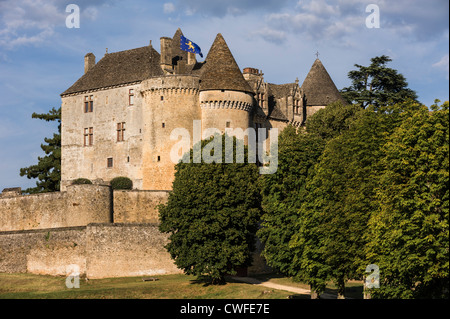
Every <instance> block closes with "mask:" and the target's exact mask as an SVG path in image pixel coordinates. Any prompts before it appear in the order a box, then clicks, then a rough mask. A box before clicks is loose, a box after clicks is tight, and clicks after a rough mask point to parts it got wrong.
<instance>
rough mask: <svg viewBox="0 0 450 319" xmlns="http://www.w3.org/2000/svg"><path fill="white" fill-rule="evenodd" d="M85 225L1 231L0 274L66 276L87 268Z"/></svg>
mask: <svg viewBox="0 0 450 319" xmlns="http://www.w3.org/2000/svg"><path fill="white" fill-rule="evenodd" d="M85 248H86V226H84V227H70V228H53V229H40V230H25V231H15V232H0V272H8V273H11V272H20V273H23V272H30V273H34V274H48V275H65V274H66V267H67V266H69V265H71V264H76V265H78V266H79V267H80V271H81V272H82V273H84V272H85V265H86V250H85Z"/></svg>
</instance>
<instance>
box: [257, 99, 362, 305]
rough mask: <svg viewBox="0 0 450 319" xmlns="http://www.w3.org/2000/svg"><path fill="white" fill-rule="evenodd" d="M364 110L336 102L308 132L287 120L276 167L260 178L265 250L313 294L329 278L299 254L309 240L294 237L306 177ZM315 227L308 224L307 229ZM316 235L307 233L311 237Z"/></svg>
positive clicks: (260, 233)
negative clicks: (297, 240) (299, 241)
mask: <svg viewBox="0 0 450 319" xmlns="http://www.w3.org/2000/svg"><path fill="white" fill-rule="evenodd" d="M361 112H362V110H361V108H359V107H357V106H353V105H343V104H342V103H339V102H338V103H332V104H330V105H328V106H327V107H326V108H324V109H321V110H319V111H318V112H316V113H315V114H314V115H313V116H312V117H311V118H310V119H309V120H308V122H307V125H306V132H305V131H304V130H303V129H300V130H297V129H295V128H294V127H292V126H288V127H287V128H286V129H284V130H283V132H282V133H281V135H280V137H279V148H278V170H277V172H276V173H275V174H273V175H266V176H263V177H262V178H261V189H262V195H263V202H262V206H263V210H264V213H263V216H262V218H261V220H262V223H261V229H260V230H259V231H258V236H259V238H260V239H261V241H262V242H263V243H264V247H265V248H264V251H263V255H264V257H265V259H266V260H267V262H268V264H269V265H270V266H271V267H273V268H274V269H276V270H277V271H279V272H281V273H283V274H285V275H288V276H293V277H294V279H297V280H301V281H304V282H306V283H309V284H310V285H311V291H312V292H313V293H312V295H313V297H314V296H315V295H316V294H317V293H320V292H321V290H323V287H324V283H325V278H322V279H323V280H319V279H318V278H319V276H321V275H319V274H318V273H316V272H315V269H316V265H312V264H308V265H307V264H302V262H301V260H300V259H299V258H300V257H299V256H301V255H302V254H303V253H305V254H307V252H305V251H303V248H304V247H306V245H304V242H302V244H300V245H297V244H296V243H295V241H292V239H293V238H295V236H296V235H297V234H298V232H299V226H298V219H299V218H300V219H301V218H303V216H302V215H301V213H300V214H299V209H300V207H301V205H302V204H303V203H304V202H305V200H307V198H308V196H309V193H310V192H311V190H307V189H306V185H307V181H308V179H309V178H310V176H312V175H313V172H314V166H315V165H316V164H317V162H318V159H319V157H320V156H321V154H322V152H323V150H324V148H325V144H326V142H327V141H328V140H330V139H332V138H333V137H336V136H339V135H340V134H342V133H343V132H344V131H346V130H348V129H349V127H350V125H351V122H352V121H354V120H355V118H357V117H358V116H359V113H361ZM306 213H307V212H306ZM311 227H312V226H311V225H308V227H305V232H307V231H309V230H311ZM311 235H312V234H311ZM305 239H306V237H305ZM316 239H317V238H313V236H307V240H310V241H311V242H312V243H314V242H315V241H316ZM319 268H320V267H319ZM319 268H317V269H319ZM320 269H322V268H320ZM320 271H322V270H320ZM324 273H325V272H322V274H324Z"/></svg>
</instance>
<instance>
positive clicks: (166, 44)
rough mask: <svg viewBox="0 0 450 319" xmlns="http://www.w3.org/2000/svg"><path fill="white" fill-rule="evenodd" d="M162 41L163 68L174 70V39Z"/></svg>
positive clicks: (161, 39) (166, 38) (163, 39)
mask: <svg viewBox="0 0 450 319" xmlns="http://www.w3.org/2000/svg"><path fill="white" fill-rule="evenodd" d="M160 41H161V68H162V69H163V70H172V51H171V50H172V48H171V46H172V38H168V37H162V38H160Z"/></svg>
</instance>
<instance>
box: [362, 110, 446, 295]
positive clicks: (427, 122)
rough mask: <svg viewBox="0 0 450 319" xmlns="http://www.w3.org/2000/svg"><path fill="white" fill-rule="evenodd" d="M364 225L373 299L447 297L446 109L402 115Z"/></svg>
mask: <svg viewBox="0 0 450 319" xmlns="http://www.w3.org/2000/svg"><path fill="white" fill-rule="evenodd" d="M382 164H383V166H384V167H385V170H384V172H383V174H382V176H381V179H380V187H379V189H378V192H377V199H378V202H379V204H380V208H379V211H377V212H376V213H375V214H372V216H371V219H370V223H369V230H370V232H369V234H368V244H367V248H366V253H367V258H368V262H371V263H376V264H377V265H378V266H379V267H380V272H381V287H380V288H379V289H372V292H371V293H372V295H373V296H374V297H379V298H421V297H422V298H423V297H426V298H431V297H433V298H442V297H445V298H448V284H449V255H448V248H449V229H448V221H449V186H450V185H449V104H448V102H446V103H444V104H443V105H442V106H437V105H433V106H432V107H431V111H430V110H429V109H428V108H427V107H425V106H423V107H420V108H419V109H418V110H414V111H412V112H405V113H403V114H402V123H401V125H400V126H399V127H398V128H397V129H396V130H395V132H394V133H393V134H392V135H391V136H390V138H389V141H388V142H387V143H386V146H385V156H384V158H383V160H382Z"/></svg>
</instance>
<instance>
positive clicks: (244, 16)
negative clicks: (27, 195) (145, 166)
mask: <svg viewBox="0 0 450 319" xmlns="http://www.w3.org/2000/svg"><path fill="white" fill-rule="evenodd" d="M71 3H72V4H76V5H77V6H78V7H79V9H80V25H79V28H68V27H67V26H66V19H67V17H68V16H69V15H70V14H71V12H66V8H67V5H69V4H71ZM370 4H375V5H377V6H378V8H379V13H380V25H379V28H368V27H367V26H366V19H367V18H368V16H370V15H371V14H372V13H373V12H371V11H369V12H366V8H367V6H368V5H370ZM448 10H449V1H448V0H396V1H392V0H391V1H387V0H335V1H332V0H315V1H310V0H228V1H225V0H223V1H214V0H165V1H146V0H130V1H126V2H125V1H117V0H109V1H108V0H97V1H94V0H92V1H88V0H70V1H63V0H45V1H44V0H0V97H1V99H0V148H1V149H0V191H1V190H2V189H3V188H6V187H16V186H17V187H22V188H27V187H30V186H34V183H35V181H30V180H28V179H27V178H25V177H20V176H19V169H20V168H21V167H27V166H29V165H32V164H35V163H36V162H37V157H38V156H42V155H43V153H42V151H41V149H40V144H41V143H42V142H43V139H44V137H46V136H51V135H52V134H53V132H55V130H56V125H52V124H49V123H47V122H45V121H41V120H36V119H32V118H31V114H32V113H33V112H37V113H46V112H48V110H50V109H51V108H52V107H56V108H58V107H59V106H60V105H61V99H60V94H61V93H62V92H63V91H64V90H66V89H67V88H68V87H70V86H71V85H72V84H73V83H74V82H75V81H76V80H77V79H78V78H79V77H80V76H81V75H82V74H83V71H84V65H83V63H84V62H83V61H84V55H85V54H86V53H88V52H93V53H94V54H95V55H96V57H97V61H98V60H99V59H100V58H101V57H103V55H104V53H105V50H106V48H108V51H109V52H116V51H122V50H127V49H132V48H137V47H142V46H145V45H148V44H149V41H150V40H152V43H153V46H154V47H155V48H156V49H157V50H158V51H159V38H160V37H162V36H173V34H174V33H175V31H176V29H177V28H178V27H180V28H181V29H182V31H183V33H184V35H185V36H186V37H188V38H189V39H191V40H192V41H194V42H196V43H197V44H198V45H199V46H200V47H201V48H202V51H203V53H204V56H206V53H207V52H208V50H209V48H210V46H211V44H212V42H213V40H214V38H215V36H216V34H217V33H222V35H223V36H224V38H225V40H226V41H227V43H228V45H229V47H230V49H231V51H232V52H233V54H234V57H235V59H236V60H237V62H238V64H239V66H240V67H241V68H244V67H247V66H250V67H256V68H259V69H262V71H263V73H264V77H265V80H266V81H268V82H271V83H277V84H281V83H288V82H293V81H295V79H296V78H298V79H299V81H300V83H302V82H303V80H304V79H305V76H306V74H307V72H308V70H309V69H310V67H311V65H312V63H313V62H314V59H315V53H316V52H317V51H318V52H319V54H320V55H319V58H320V59H321V60H322V62H323V64H324V65H325V67H326V68H327V70H328V72H329V73H330V75H331V77H332V78H333V80H334V81H335V83H336V86H337V87H338V88H339V89H341V88H343V87H346V86H348V85H349V84H350V82H349V80H348V77H347V74H348V72H349V71H351V70H353V69H354V64H361V65H368V64H369V63H370V58H372V57H375V56H380V55H383V54H384V55H388V56H390V57H391V58H392V59H393V61H392V62H391V63H390V64H389V66H390V67H392V68H395V69H397V70H398V71H399V72H400V73H402V74H403V75H404V76H405V77H406V79H407V81H408V83H409V87H410V88H411V89H413V90H415V91H416V92H417V94H418V96H419V100H420V101H421V102H422V103H424V104H426V105H431V104H432V103H433V102H434V100H435V99H440V100H441V101H446V100H448V99H449V98H448V96H449V89H448V85H449V83H448V82H449V52H448V45H449V16H448ZM371 21H373V20H371ZM198 58H199V57H198ZM200 60H201V59H200Z"/></svg>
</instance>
